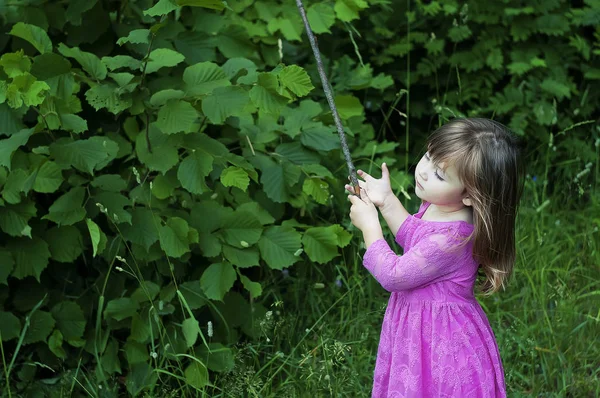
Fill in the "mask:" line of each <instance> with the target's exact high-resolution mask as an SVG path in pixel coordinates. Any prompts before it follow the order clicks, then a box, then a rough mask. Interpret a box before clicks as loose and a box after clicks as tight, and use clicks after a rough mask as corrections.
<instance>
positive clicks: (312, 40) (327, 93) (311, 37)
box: [296, 0, 360, 197]
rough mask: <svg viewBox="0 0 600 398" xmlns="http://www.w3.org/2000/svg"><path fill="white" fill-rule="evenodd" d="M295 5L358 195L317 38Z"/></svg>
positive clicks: (344, 135)
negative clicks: (300, 17)
mask: <svg viewBox="0 0 600 398" xmlns="http://www.w3.org/2000/svg"><path fill="white" fill-rule="evenodd" d="M296 5H297V6H298V11H300V15H301V16H302V21H303V22H304V28H305V29H306V34H307V35H308V40H309V41H310V46H311V47H312V50H313V53H314V55H315V59H316V61H317V69H318V70H319V76H320V77H321V84H322V85H323V90H325V97H327V102H328V103H329V108H331V113H332V114H333V120H334V121H335V126H336V127H337V132H338V135H339V136H340V142H341V144H342V151H343V152H344V157H345V158H346V164H347V165H348V175H349V176H350V180H351V182H352V185H353V186H354V192H355V193H356V195H357V196H359V197H360V187H359V186H358V178H357V177H356V169H355V168H354V163H352V157H351V156H350V150H349V149H348V143H347V142H346V134H344V128H343V126H342V121H341V119H340V115H339V113H338V111H337V108H336V107H335V102H334V101H333V94H332V90H331V87H330V86H329V80H328V79H327V75H326V74H325V69H324V68H323V61H322V60H321V53H320V52H319V45H318V44H317V40H316V39H315V35H314V34H313V32H312V29H311V27H310V23H309V22H308V18H307V16H306V11H305V10H304V4H303V3H302V0H296Z"/></svg>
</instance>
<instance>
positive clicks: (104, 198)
mask: <svg viewBox="0 0 600 398" xmlns="http://www.w3.org/2000/svg"><path fill="white" fill-rule="evenodd" d="M94 201H95V203H100V204H102V205H103V206H104V207H105V208H106V211H107V214H106V215H107V216H108V217H110V218H112V219H113V220H114V221H115V222H116V223H129V224H131V214H130V213H129V212H128V211H127V210H125V207H129V206H131V201H130V200H129V199H128V198H127V197H125V196H123V195H121V194H120V193H116V192H106V191H104V192H99V193H97V194H95V195H94Z"/></svg>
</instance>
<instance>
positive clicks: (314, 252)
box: [302, 224, 351, 264]
mask: <svg viewBox="0 0 600 398" xmlns="http://www.w3.org/2000/svg"><path fill="white" fill-rule="evenodd" d="M350 238H351V235H350V234H349V233H348V232H346V231H345V230H344V229H343V228H342V227H341V226H339V225H337V224H334V225H331V226H329V227H315V228H309V229H307V230H306V232H305V233H304V236H303V237H302V244H303V245H304V251H305V252H306V254H307V255H308V257H309V258H310V259H311V260H312V261H315V262H317V263H320V264H325V263H327V262H329V261H331V260H332V259H334V258H335V257H337V256H339V253H338V247H344V246H346V245H347V244H348V243H349V241H350Z"/></svg>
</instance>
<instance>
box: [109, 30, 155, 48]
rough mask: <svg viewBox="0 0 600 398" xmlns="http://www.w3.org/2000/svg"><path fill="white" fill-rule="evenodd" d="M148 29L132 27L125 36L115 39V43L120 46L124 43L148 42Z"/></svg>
mask: <svg viewBox="0 0 600 398" xmlns="http://www.w3.org/2000/svg"><path fill="white" fill-rule="evenodd" d="M149 38H150V30H149V29H134V30H132V31H131V32H129V34H128V35H127V37H121V38H120V39H119V40H117V44H118V45H120V46H122V45H123V44H125V43H132V44H149V43H150V39H149Z"/></svg>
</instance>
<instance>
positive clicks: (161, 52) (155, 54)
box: [146, 48, 185, 73]
mask: <svg viewBox="0 0 600 398" xmlns="http://www.w3.org/2000/svg"><path fill="white" fill-rule="evenodd" d="M149 58H150V60H149V61H148V63H147V64H146V73H154V72H156V71H157V70H159V69H160V68H168V67H172V66H176V65H177V64H179V63H181V62H183V60H184V59H185V57H184V56H183V54H181V53H178V52H177V51H174V50H171V49H168V48H157V49H156V50H153V51H152V52H151V53H150V56H149Z"/></svg>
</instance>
